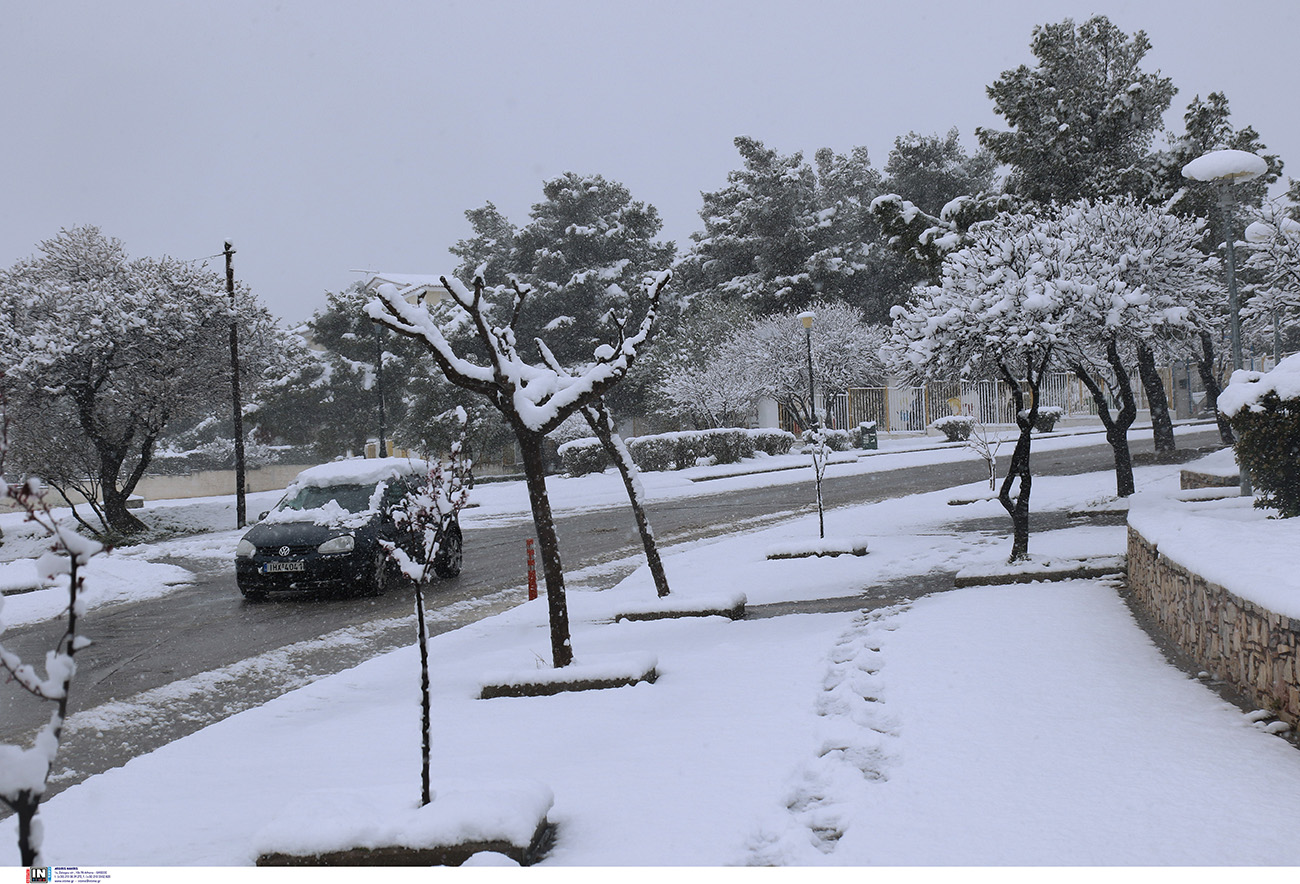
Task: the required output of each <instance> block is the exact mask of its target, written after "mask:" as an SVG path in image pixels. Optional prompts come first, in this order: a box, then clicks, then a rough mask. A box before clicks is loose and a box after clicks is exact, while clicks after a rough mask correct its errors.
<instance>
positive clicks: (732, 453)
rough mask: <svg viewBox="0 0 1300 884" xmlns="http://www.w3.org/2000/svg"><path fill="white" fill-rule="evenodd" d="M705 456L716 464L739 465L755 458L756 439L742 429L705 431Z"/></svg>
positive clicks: (703, 439)
mask: <svg viewBox="0 0 1300 884" xmlns="http://www.w3.org/2000/svg"><path fill="white" fill-rule="evenodd" d="M700 435H701V436H702V437H703V438H702V441H703V442H704V454H705V456H706V457H712V458H713V460H714V462H715V463H739V462H740V461H742V460H744V459H745V458H747V457H753V456H754V437H753V436H751V435H750V434H749V431H747V430H742V429H734V428H733V429H720V430H704V431H703V432H702V433H701V434H700Z"/></svg>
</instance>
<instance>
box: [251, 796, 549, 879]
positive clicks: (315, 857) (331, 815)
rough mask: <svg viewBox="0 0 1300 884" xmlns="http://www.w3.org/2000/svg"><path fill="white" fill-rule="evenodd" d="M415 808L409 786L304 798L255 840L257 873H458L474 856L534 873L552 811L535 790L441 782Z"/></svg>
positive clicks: (265, 828)
mask: <svg viewBox="0 0 1300 884" xmlns="http://www.w3.org/2000/svg"><path fill="white" fill-rule="evenodd" d="M435 785H436V786H437V796H436V798H435V799H434V801H433V802H432V803H431V804H427V805H425V806H424V807H419V806H418V802H416V801H414V800H404V799H409V798H410V796H409V795H408V794H407V793H409V792H410V788H409V785H408V784H405V783H403V784H400V785H392V786H388V787H386V788H380V787H375V788H371V789H365V790H362V789H322V790H313V791H307V792H304V793H302V794H301V795H299V796H298V797H297V798H296V799H295V800H293V801H292V802H291V803H289V804H288V805H286V806H285V808H284V809H283V810H281V811H280V813H279V815H277V816H276V817H275V818H274V819H272V820H271V821H270V822H269V823H267V825H266V826H265V827H264V828H262V829H261V830H260V831H259V832H258V833H257V834H256V835H255V836H254V839H253V848H254V850H255V851H256V853H257V855H258V859H257V864H258V865H259V866H317V865H404V866H431V865H451V866H458V865H460V864H462V863H463V862H465V861H466V860H467V859H469V858H470V857H471V856H473V855H474V854H476V853H483V852H489V853H497V854H504V855H505V856H508V857H509V858H510V859H512V860H514V861H515V862H516V863H518V864H520V865H531V864H532V863H533V862H534V861H535V860H536V859H537V858H538V855H539V854H540V853H542V852H543V851H544V849H545V846H546V842H547V841H548V840H549V838H550V831H549V830H550V828H551V826H550V823H549V822H548V821H547V818H546V814H547V813H548V812H549V811H550V809H551V806H552V805H553V804H554V803H555V796H554V795H553V794H552V792H551V790H550V789H549V788H548V787H546V786H544V785H542V784H541V783H537V782H528V781H513V782H512V781H501V782H491V781H477V780H444V781H441V782H439V783H436V784H435Z"/></svg>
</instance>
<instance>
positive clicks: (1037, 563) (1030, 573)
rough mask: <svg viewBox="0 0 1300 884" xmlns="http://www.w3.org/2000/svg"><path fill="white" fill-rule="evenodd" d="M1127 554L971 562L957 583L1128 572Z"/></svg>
mask: <svg viewBox="0 0 1300 884" xmlns="http://www.w3.org/2000/svg"><path fill="white" fill-rule="evenodd" d="M1124 561H1125V560H1124V556H1093V557H1091V558H1086V559H1062V558H1049V557H1047V556H1035V555H1032V554H1031V555H1030V556H1029V558H1028V560H1026V561H1022V562H1016V563H1015V564H1006V563H1003V564H1002V565H999V566H990V565H987V564H978V565H969V566H967V567H965V568H962V569H961V570H960V571H958V572H957V576H956V578H955V579H954V584H955V585H956V586H959V587H961V586H1003V585H1006V584H1009V583H1034V582H1035V581H1039V580H1051V581H1055V580H1082V579H1092V578H1096V577H1110V576H1113V575H1116V574H1123V573H1124Z"/></svg>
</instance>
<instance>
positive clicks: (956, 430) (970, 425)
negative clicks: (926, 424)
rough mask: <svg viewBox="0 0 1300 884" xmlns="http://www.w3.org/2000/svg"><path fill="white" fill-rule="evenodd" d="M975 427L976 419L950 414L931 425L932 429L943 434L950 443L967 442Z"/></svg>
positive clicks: (964, 415)
mask: <svg viewBox="0 0 1300 884" xmlns="http://www.w3.org/2000/svg"><path fill="white" fill-rule="evenodd" d="M974 427H975V418H974V417H972V416H970V415H966V414H950V415H947V416H946V417H941V418H939V419H938V420H937V421H935V422H934V423H932V424H930V429H932V430H937V431H939V432H940V433H943V434H944V436H946V437H947V441H949V442H965V441H966V440H967V439H969V438H970V431H971V430H972V429H974Z"/></svg>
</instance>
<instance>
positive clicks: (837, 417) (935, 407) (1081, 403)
mask: <svg viewBox="0 0 1300 884" xmlns="http://www.w3.org/2000/svg"><path fill="white" fill-rule="evenodd" d="M1161 375H1162V378H1163V380H1164V385H1165V393H1166V395H1168V396H1169V397H1170V402H1171V403H1172V402H1173V383H1172V381H1173V378H1172V374H1171V372H1170V371H1169V370H1168V369H1164V370H1162V371H1161ZM1135 380H1136V379H1135ZM1133 393H1134V396H1135V397H1136V398H1137V407H1138V408H1139V409H1145V408H1147V401H1146V394H1145V392H1144V391H1143V390H1142V387H1141V385H1140V384H1136V383H1135V385H1134V390H1133ZM1039 396H1040V399H1041V404H1042V405H1045V406H1055V407H1057V408H1060V409H1061V410H1062V411H1063V412H1064V416H1065V417H1086V416H1095V415H1096V413H1097V406H1096V404H1095V403H1094V402H1093V400H1092V394H1091V393H1090V392H1088V388H1087V387H1085V386H1084V385H1083V383H1082V382H1080V381H1079V379H1078V378H1077V377H1075V376H1074V375H1073V374H1071V373H1070V372H1051V373H1049V374H1048V375H1047V376H1046V377H1045V378H1044V379H1043V382H1042V384H1041V385H1040V387H1039ZM819 398H820V397H819ZM1026 404H1028V403H1026ZM1110 405H1111V408H1112V409H1114V408H1116V407H1117V406H1116V403H1114V402H1111V403H1110ZM819 411H821V409H819ZM822 413H828V414H829V421H830V426H831V427H832V428H839V429H848V428H852V427H855V426H857V425H858V424H860V423H863V422H864V421H875V422H876V427H877V428H878V429H879V430H880V432H882V433H899V432H921V431H923V430H925V428H926V427H928V426H929V425H930V424H932V423H934V422H935V421H936V420H938V419H939V418H941V417H945V416H947V415H950V414H964V415H970V416H972V417H975V418H977V419H978V420H979V421H980V422H981V423H985V424H1014V423H1015V422H1016V417H1015V400H1014V398H1013V397H1012V394H1011V388H1010V386H1008V385H1007V384H1006V382H1004V381H1001V380H984V381H937V382H931V383H928V384H922V385H920V386H915V387H907V386H891V387H856V388H853V389H849V390H846V391H845V392H843V393H837V394H834V395H832V396H831V401H830V407H829V408H828V409H825V411H823V412H822ZM780 421H781V426H782V428H784V429H787V430H791V429H794V428H795V427H796V423H795V421H794V420H793V419H792V418H791V416H790V415H789V414H788V413H786V411H785V409H781V412H780Z"/></svg>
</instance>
